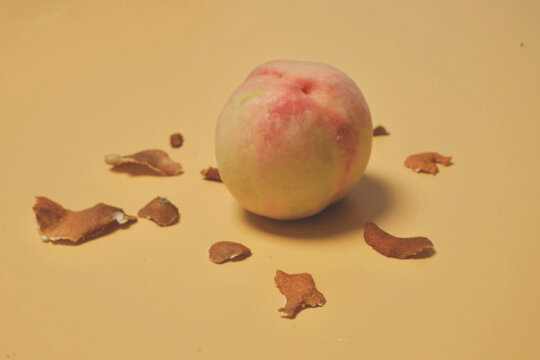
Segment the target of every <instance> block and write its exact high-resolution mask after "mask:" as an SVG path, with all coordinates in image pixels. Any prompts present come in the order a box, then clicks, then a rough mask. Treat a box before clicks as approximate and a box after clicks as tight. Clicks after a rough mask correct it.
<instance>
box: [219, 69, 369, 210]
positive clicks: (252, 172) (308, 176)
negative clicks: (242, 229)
mask: <svg viewBox="0 0 540 360" xmlns="http://www.w3.org/2000/svg"><path fill="white" fill-rule="evenodd" d="M372 131H373V130H372V125H371V116H370V113H369V109H368V106H367V103H366V101H365V100H364V97H363V95H362V93H361V92H360V89H359V88H358V87H357V86H356V84H355V83H354V81H352V80H351V79H350V78H349V77H348V76H347V75H345V74H344V73H343V72H341V71H339V70H337V69H335V68H333V67H331V66H328V65H324V64H318V63H314V62H299V61H284V60H283V61H271V62H268V63H265V64H263V65H261V66H259V67H257V68H256V69H255V70H253V71H252V72H251V74H250V75H249V76H248V77H247V78H246V80H245V81H244V83H243V84H242V85H240V87H239V88H238V89H236V91H235V92H234V93H233V94H232V96H231V98H230V99H229V101H228V102H227V104H226V105H225V107H224V109H223V110H222V112H221V114H220V116H219V119H218V122H217V128H216V143H215V145H216V157H217V163H218V168H219V171H220V174H221V178H222V180H223V183H224V184H225V185H226V186H227V188H228V189H229V191H230V192H231V194H232V195H233V196H234V197H235V198H236V199H237V200H238V202H239V203H240V204H241V205H242V206H243V207H244V208H245V209H247V210H249V211H251V212H253V213H255V214H258V215H262V216H266V217H269V218H273V219H297V218H303V217H307V216H311V215H314V214H316V213H318V212H320V211H321V210H323V209H324V208H325V207H327V206H328V205H330V204H332V203H334V202H335V201H337V200H339V199H341V198H343V197H344V196H345V195H347V193H349V192H350V191H351V190H352V189H353V188H354V187H355V186H356V184H357V183H358V181H359V180H360V177H361V176H362V174H363V172H364V170H365V168H366V166H367V163H368V160H369V155H370V153H371V140H372Z"/></svg>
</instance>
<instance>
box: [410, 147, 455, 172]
mask: <svg viewBox="0 0 540 360" xmlns="http://www.w3.org/2000/svg"><path fill="white" fill-rule="evenodd" d="M437 164H441V165H444V166H449V165H452V157H451V156H442V155H441V154H439V153H436V152H426V153H420V154H414V155H410V156H409V157H407V159H405V166H406V167H408V168H409V169H412V170H414V171H416V172H424V173H428V174H432V175H435V174H437V173H438V172H439V168H438V167H437Z"/></svg>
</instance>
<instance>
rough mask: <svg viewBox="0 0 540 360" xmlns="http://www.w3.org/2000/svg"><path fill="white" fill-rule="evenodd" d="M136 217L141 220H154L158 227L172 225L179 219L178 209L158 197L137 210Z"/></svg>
mask: <svg viewBox="0 0 540 360" xmlns="http://www.w3.org/2000/svg"><path fill="white" fill-rule="evenodd" d="M137 215H138V216H139V217H142V218H147V219H150V220H154V222H155V223H156V224H158V225H159V226H169V225H173V224H175V223H177V222H178V220H179V219H180V213H178V208H177V207H176V206H174V204H173V203H172V202H170V201H169V200H167V199H165V198H162V197H159V196H158V197H156V198H155V199H154V200H152V201H150V202H149V203H148V204H146V206H145V207H143V208H142V209H141V210H139V213H138V214H137Z"/></svg>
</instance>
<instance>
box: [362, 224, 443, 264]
mask: <svg viewBox="0 0 540 360" xmlns="http://www.w3.org/2000/svg"><path fill="white" fill-rule="evenodd" d="M364 239H365V240H366V243H368V245H369V246H371V247H372V248H373V249H375V250H376V251H378V252H379V253H381V254H383V255H384V256H388V257H391V258H396V259H406V258H408V257H411V256H414V255H417V254H419V253H421V252H422V251H424V250H426V249H430V248H433V243H432V242H431V240H429V239H428V238H426V237H410V238H398V237H395V236H392V235H390V234H388V233H387V232H385V231H384V230H382V229H381V228H379V227H378V226H377V225H375V224H374V223H372V222H368V223H366V224H365V225H364Z"/></svg>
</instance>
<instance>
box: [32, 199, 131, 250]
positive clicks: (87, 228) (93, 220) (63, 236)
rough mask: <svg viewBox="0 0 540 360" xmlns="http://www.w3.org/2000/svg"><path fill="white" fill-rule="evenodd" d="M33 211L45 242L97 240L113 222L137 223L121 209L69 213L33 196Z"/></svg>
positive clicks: (100, 206) (96, 208)
mask: <svg viewBox="0 0 540 360" xmlns="http://www.w3.org/2000/svg"><path fill="white" fill-rule="evenodd" d="M32 210H34V213H35V214H36V220H37V223H38V226H39V234H40V235H41V238H42V239H43V240H45V241H57V240H67V241H71V242H73V243H76V242H80V241H84V240H89V239H91V238H96V237H98V236H99V235H100V234H102V233H103V232H104V231H105V230H106V228H108V227H109V226H110V225H112V224H114V223H115V222H116V223H118V224H120V225H122V224H126V223H128V222H130V221H137V218H136V217H135V216H131V215H127V214H126V213H125V212H124V211H123V210H122V209H120V208H117V207H114V206H110V205H106V204H103V203H99V204H97V205H94V206H93V207H91V208H88V209H85V210H81V211H71V210H68V209H65V208H64V207H62V205H60V204H58V203H55V202H54V201H52V200H50V199H48V198H46V197H43V196H36V204H35V205H34V207H33V208H32Z"/></svg>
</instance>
